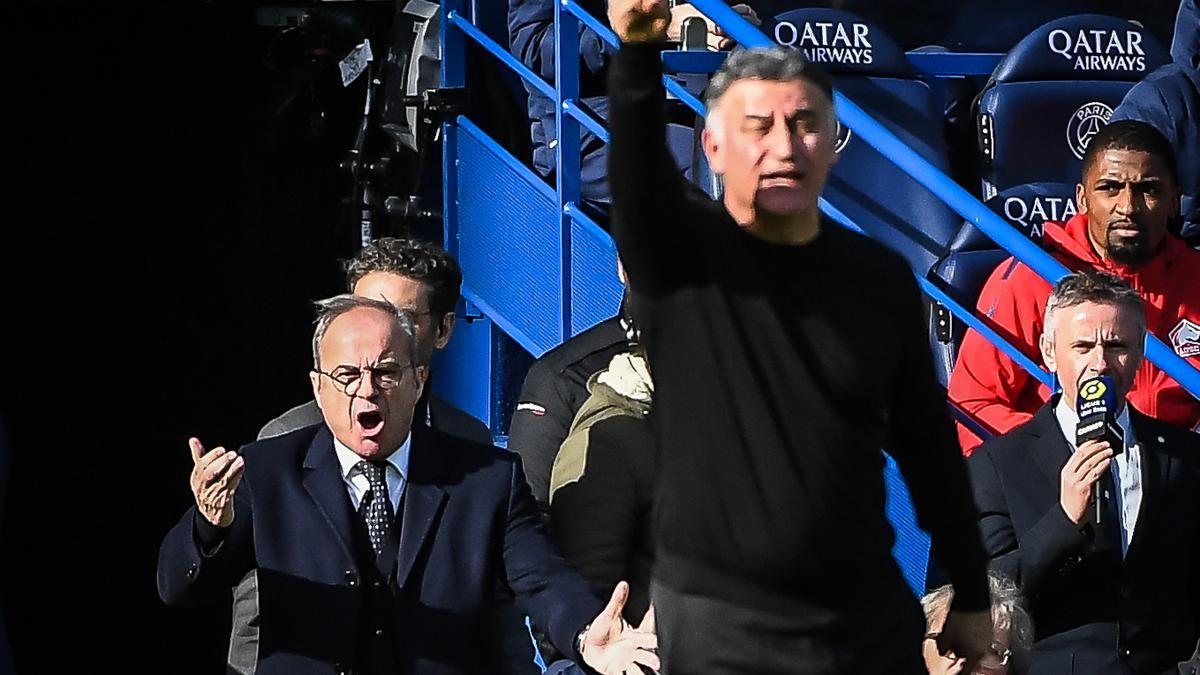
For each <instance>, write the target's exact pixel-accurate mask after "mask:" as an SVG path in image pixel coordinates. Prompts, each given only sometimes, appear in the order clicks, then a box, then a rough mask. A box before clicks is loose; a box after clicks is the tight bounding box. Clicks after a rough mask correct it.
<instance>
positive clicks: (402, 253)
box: [228, 237, 537, 675]
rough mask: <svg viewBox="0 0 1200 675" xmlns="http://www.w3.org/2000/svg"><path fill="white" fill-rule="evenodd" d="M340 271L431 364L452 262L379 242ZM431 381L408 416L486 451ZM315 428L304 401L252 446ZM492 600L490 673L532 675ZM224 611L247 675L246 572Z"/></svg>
mask: <svg viewBox="0 0 1200 675" xmlns="http://www.w3.org/2000/svg"><path fill="white" fill-rule="evenodd" d="M345 266H346V290H348V291H349V292H351V293H354V294H355V295H361V296H363V297H368V298H375V299H377V300H379V299H382V300H387V301H388V302H390V303H392V304H393V305H395V306H396V307H399V308H401V309H405V310H408V311H410V312H412V315H413V317H414V320H415V323H416V331H417V344H418V345H419V346H420V349H421V350H423V352H422V353H423V354H424V355H425V358H427V359H430V360H431V359H432V357H433V354H434V353H436V352H438V351H441V350H442V349H445V347H446V345H447V344H448V343H449V342H450V335H451V333H453V332H454V323H455V315H454V308H455V305H456V304H457V303H458V297H459V292H460V291H461V287H462V270H461V269H460V268H459V266H458V261H456V260H455V259H454V257H453V256H451V255H450V254H449V253H447V252H446V250H445V249H443V248H442V247H440V246H438V245H437V244H432V243H429V242H425V241H421V240H418V239H405V238H396V237H382V238H380V239H377V240H375V241H373V242H371V243H370V244H367V245H366V246H363V247H362V248H361V249H359V251H358V253H356V254H355V255H354V257H353V258H351V259H350V260H347V261H346V263H345ZM432 379H433V378H432V374H431V375H430V377H429V378H428V379H427V381H426V383H425V391H424V393H423V394H422V395H421V398H420V400H418V401H417V406H416V412H415V413H414V416H415V418H416V419H417V420H418V422H419V423H421V424H424V425H427V426H430V427H432V428H434V429H437V430H438V431H440V432H443V433H446V434H449V435H451V436H456V437H458V438H463V439H466V440H468V441H472V442H475V443H483V444H486V445H491V443H492V434H491V431H489V430H488V428H487V426H486V425H485V424H484V423H483V422H480V421H479V420H477V419H475V418H474V417H472V416H471V415H469V414H467V413H466V412H464V411H462V410H460V409H458V408H456V407H454V406H453V405H451V404H450V403H448V402H446V401H445V400H443V399H441V398H439V397H437V396H434V395H433V394H432V390H433V382H432ZM323 421H324V420H323V419H322V417H321V410H320V408H318V407H317V403H316V401H313V400H309V401H308V402H306V403H302V404H300V405H298V406H296V407H294V408H292V409H290V410H288V411H286V412H284V413H283V414H282V415H280V416H278V417H276V418H275V419H273V420H271V421H270V422H267V423H266V425H264V426H263V428H262V430H261V431H259V432H258V440H263V439H266V438H270V437H272V436H279V435H282V434H286V433H288V432H290V431H295V430H296V429H299V428H301V427H308V426H312V425H314V424H321V423H322V422H323ZM526 466H527V467H528V464H526ZM527 473H528V469H527ZM496 592H497V597H498V599H499V600H501V602H498V603H497V605H496V609H495V617H494V621H495V623H496V626H497V628H498V629H499V631H500V633H501V635H502V637H501V638H499V641H498V644H497V645H496V647H497V649H499V650H500V651H501V653H502V654H503V661H505V662H506V663H507V666H506V667H505V668H498V669H497V671H496V673H497V675H500V674H501V673H503V675H536V673H537V666H536V665H535V663H534V652H533V645H532V643H531V642H530V636H529V631H528V629H526V627H525V617H524V616H522V615H521V612H520V611H519V610H518V609H517V608H516V607H515V606H514V605H513V602H512V593H511V592H510V591H509V590H508V588H507V586H505V585H504V584H498V585H497V589H496ZM232 609H233V611H232V614H233V619H232V622H231V626H230V633H229V658H228V666H229V668H228V670H229V672H230V673H231V675H254V664H255V662H256V661H257V660H258V639H259V631H258V623H259V614H258V580H257V576H256V573H255V572H253V571H251V572H250V573H249V574H247V575H246V578H245V579H243V580H242V581H241V583H239V584H238V585H237V586H235V587H234V589H233V608H232Z"/></svg>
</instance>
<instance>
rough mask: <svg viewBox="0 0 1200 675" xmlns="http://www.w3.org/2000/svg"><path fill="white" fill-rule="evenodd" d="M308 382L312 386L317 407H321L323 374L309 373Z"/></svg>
mask: <svg viewBox="0 0 1200 675" xmlns="http://www.w3.org/2000/svg"><path fill="white" fill-rule="evenodd" d="M308 381H309V383H311V384H312V391H313V400H315V401H316V402H317V407H318V408H319V407H321V374H320V373H318V372H316V371H309V373H308Z"/></svg>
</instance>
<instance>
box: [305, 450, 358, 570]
mask: <svg viewBox="0 0 1200 675" xmlns="http://www.w3.org/2000/svg"><path fill="white" fill-rule="evenodd" d="M303 481H304V489H305V490H306V491H307V492H308V494H309V496H310V497H312V500H313V502H315V503H316V505H317V509H318V510H320V511H321V514H322V515H324V516H325V520H326V521H327V522H328V523H329V527H330V528H331V529H332V530H333V532H334V534H335V535H337V540H338V543H339V544H340V545H341V547H342V550H343V551H345V553H346V556H347V557H348V558H350V559H351V560H357V558H356V557H355V555H354V552H353V547H352V545H351V541H352V538H351V537H352V530H351V527H352V524H351V520H350V518H351V515H352V514H351V509H350V498H349V495H348V494H347V492H346V483H345V481H343V480H342V469H341V465H339V464H338V461H337V455H335V454H334V452H333V435H332V434H331V433H330V432H329V429H328V427H324V426H322V427H321V430H320V431H318V432H317V435H316V437H314V438H313V441H312V444H310V445H309V446H308V454H307V455H305V457H304V478H303Z"/></svg>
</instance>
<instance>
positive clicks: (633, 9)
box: [608, 0, 671, 42]
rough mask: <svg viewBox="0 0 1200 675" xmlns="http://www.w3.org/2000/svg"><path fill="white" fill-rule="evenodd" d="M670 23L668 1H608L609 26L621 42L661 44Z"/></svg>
mask: <svg viewBox="0 0 1200 675" xmlns="http://www.w3.org/2000/svg"><path fill="white" fill-rule="evenodd" d="M670 22H671V11H670V9H668V8H667V0H609V1H608V25H610V26H612V29H613V31H614V32H615V33H616V34H617V37H619V38H621V42H661V41H663V40H665V39H666V38H667V25H668V24H669V23H670Z"/></svg>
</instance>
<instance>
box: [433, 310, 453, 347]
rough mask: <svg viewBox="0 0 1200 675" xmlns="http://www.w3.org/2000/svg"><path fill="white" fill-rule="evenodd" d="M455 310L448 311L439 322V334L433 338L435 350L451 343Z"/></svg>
mask: <svg viewBox="0 0 1200 675" xmlns="http://www.w3.org/2000/svg"><path fill="white" fill-rule="evenodd" d="M455 319H456V317H455V316H454V312H446V313H445V314H443V315H442V319H441V321H439V322H438V327H437V335H436V336H435V337H434V338H433V348H434V350H438V349H445V348H446V345H447V344H449V343H450V334H451V333H453V332H454V321H455Z"/></svg>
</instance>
